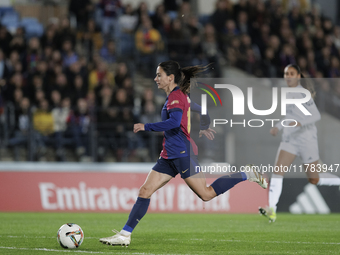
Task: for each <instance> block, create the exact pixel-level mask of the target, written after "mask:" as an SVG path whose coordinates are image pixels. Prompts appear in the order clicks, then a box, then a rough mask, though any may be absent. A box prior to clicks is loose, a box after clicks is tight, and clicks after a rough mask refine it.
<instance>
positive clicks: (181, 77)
mask: <svg viewBox="0 0 340 255" xmlns="http://www.w3.org/2000/svg"><path fill="white" fill-rule="evenodd" d="M158 66H160V67H162V69H163V70H164V72H165V73H166V75H168V76H169V75H171V74H173V75H174V76H175V79H174V83H176V84H177V85H178V86H179V88H180V89H181V91H182V92H183V93H187V92H188V91H189V88H190V79H191V78H194V77H196V75H197V74H198V73H202V72H204V71H206V70H208V69H209V66H210V64H209V65H206V66H199V65H197V66H187V67H184V68H181V67H180V65H179V63H178V62H176V61H173V60H169V61H165V62H161V63H160V64H159V65H158Z"/></svg>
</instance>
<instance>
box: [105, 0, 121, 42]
mask: <svg viewBox="0 0 340 255" xmlns="http://www.w3.org/2000/svg"><path fill="white" fill-rule="evenodd" d="M100 8H102V10H103V12H104V13H103V24H102V32H103V34H104V37H105V39H106V40H109V39H112V38H116V37H117V36H118V33H119V27H118V26H117V24H118V22H117V21H118V17H119V16H120V15H121V12H122V4H121V1H120V0H101V1H100ZM111 29H112V30H113V32H112V33H111V35H112V37H111V36H110V31H111Z"/></svg>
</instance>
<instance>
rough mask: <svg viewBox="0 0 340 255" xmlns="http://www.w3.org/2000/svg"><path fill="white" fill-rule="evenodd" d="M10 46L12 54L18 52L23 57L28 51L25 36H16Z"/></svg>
mask: <svg viewBox="0 0 340 255" xmlns="http://www.w3.org/2000/svg"><path fill="white" fill-rule="evenodd" d="M9 46H10V51H11V52H13V51H17V52H18V53H19V54H20V56H23V55H24V52H25V50H26V41H25V37H24V36H23V35H14V36H13V39H12V40H11V42H10V44H9Z"/></svg>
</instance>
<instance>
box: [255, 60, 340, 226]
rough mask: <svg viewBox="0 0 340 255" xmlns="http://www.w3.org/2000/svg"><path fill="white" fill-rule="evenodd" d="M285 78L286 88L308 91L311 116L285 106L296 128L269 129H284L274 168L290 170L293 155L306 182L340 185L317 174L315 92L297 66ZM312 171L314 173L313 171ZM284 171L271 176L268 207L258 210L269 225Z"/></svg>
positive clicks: (276, 129)
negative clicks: (301, 164) (297, 160)
mask: <svg viewBox="0 0 340 255" xmlns="http://www.w3.org/2000/svg"><path fill="white" fill-rule="evenodd" d="M284 78H285V80H286V82H287V85H288V87H296V88H305V89H308V90H309V91H310V93H311V95H312V98H311V99H310V100H309V101H308V102H307V103H305V104H304V107H306V109H307V110H308V111H309V112H310V113H311V114H312V115H304V114H302V112H301V111H300V110H299V109H297V108H296V106H295V105H292V104H290V105H288V106H287V115H286V118H285V119H287V120H288V119H294V120H297V121H298V122H297V124H296V123H295V122H291V123H289V125H290V126H295V125H296V126H295V127H285V128H284V127H283V126H281V122H279V123H278V124H277V125H276V126H275V127H273V128H272V129H271V130H270V134H272V135H273V136H276V135H277V134H278V132H279V131H280V130H281V129H283V134H282V141H281V143H280V146H279V149H278V152H277V156H276V160H275V161H276V162H275V165H276V166H277V167H281V166H282V167H281V169H283V167H289V166H290V165H291V164H292V163H293V161H294V159H295V157H296V156H300V157H301V159H302V161H303V165H304V168H305V172H306V174H307V178H308V181H309V182H310V183H312V184H315V185H327V186H339V185H340V178H339V177H338V176H336V175H334V174H330V173H318V172H317V171H316V170H317V169H318V167H320V162H321V161H319V149H318V138H317V129H316V126H315V122H317V121H318V120H320V118H321V116H320V113H319V111H318V109H317V107H316V105H315V103H314V100H313V98H314V96H315V91H314V87H313V84H311V83H307V82H306V80H305V79H303V78H304V77H303V74H302V73H301V70H300V67H299V66H298V65H294V64H290V65H288V66H287V67H286V68H285V70H284ZM303 97H304V96H303V95H302V94H301V93H298V92H297V93H289V94H288V95H287V98H303ZM314 169H315V170H314ZM283 175H284V172H283V171H282V172H278V173H273V174H272V176H271V179H270V184H269V201H268V203H269V207H267V208H262V207H260V208H259V211H260V213H261V214H262V215H264V216H266V217H267V218H269V222H275V220H276V208H277V203H278V201H279V198H280V196H281V192H282V182H283Z"/></svg>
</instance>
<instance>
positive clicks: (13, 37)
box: [0, 0, 340, 161]
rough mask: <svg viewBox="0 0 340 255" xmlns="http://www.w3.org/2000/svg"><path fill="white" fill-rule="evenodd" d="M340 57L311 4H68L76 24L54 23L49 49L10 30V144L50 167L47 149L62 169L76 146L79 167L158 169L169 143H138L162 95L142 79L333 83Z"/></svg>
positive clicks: (109, 0)
mask: <svg viewBox="0 0 340 255" xmlns="http://www.w3.org/2000/svg"><path fill="white" fill-rule="evenodd" d="M339 49H340V27H338V26H335V25H334V24H333V23H332V21H331V20H330V19H328V18H326V17H324V16H322V14H321V12H320V11H319V10H318V9H317V8H316V7H313V6H308V5H307V4H306V1H304V0H300V1H276V0H268V1H262V0H248V1H247V0H239V1H238V2H237V3H236V4H233V3H232V1H230V0H217V1H216V7H215V10H214V12H213V13H212V14H211V15H204V16H198V15H197V14H196V13H194V12H193V8H192V6H191V5H190V2H189V1H175V0H164V1H163V3H161V4H159V5H158V6H157V7H156V9H155V10H152V11H150V10H149V8H148V6H147V4H146V3H145V2H141V3H140V4H139V6H138V7H137V8H133V7H132V5H131V4H126V5H123V4H122V2H121V1H120V0H100V1H97V3H94V2H92V1H91V0H70V4H69V16H67V17H63V18H61V19H57V18H51V19H50V22H49V23H48V24H47V25H46V26H45V30H44V34H43V35H42V36H41V37H40V38H39V37H27V36H26V35H25V30H24V29H23V28H22V27H19V28H17V29H16V31H15V32H13V33H10V32H9V31H8V30H7V28H6V27H5V26H1V27H0V87H1V96H0V114H1V126H0V133H1V141H2V145H5V146H7V147H9V148H13V151H14V152H15V151H16V149H17V148H18V146H24V147H26V148H29V151H30V157H29V158H28V159H29V160H46V158H45V155H46V150H47V147H52V148H53V150H54V151H55V160H58V161H65V160H66V155H65V148H67V147H71V148H72V149H73V151H75V156H76V158H77V159H78V160H80V161H90V160H95V161H105V160H106V157H107V155H108V154H110V155H113V157H114V158H115V160H117V161H125V160H131V158H129V157H131V156H139V157H140V159H142V160H146V161H148V160H153V159H152V158H150V148H152V149H153V150H155V151H156V153H155V155H156V156H157V154H158V152H159V148H157V147H156V148H155V144H160V142H159V141H158V140H159V136H158V135H153V136H150V135H146V134H141V135H133V133H132V126H133V124H134V123H136V122H139V121H140V122H143V123H147V122H155V121H160V118H159V111H160V107H161V102H160V103H158V100H156V96H155V95H156V94H157V92H156V91H155V86H153V83H152V82H150V84H149V86H147V87H143V86H144V85H142V84H138V80H137V79H136V77H137V76H138V75H139V76H143V77H146V78H151V77H153V76H154V72H155V67H156V66H157V64H158V63H159V62H160V61H163V60H167V59H172V60H176V61H178V62H179V63H180V64H181V65H182V66H186V65H206V64H208V63H213V67H212V69H211V70H210V75H211V76H213V77H220V76H221V66H223V65H232V66H236V67H238V68H241V69H243V70H245V71H246V72H248V73H250V74H253V75H255V76H258V77H282V75H283V68H284V67H285V66H286V65H287V64H289V63H297V64H298V65H299V66H300V67H301V69H302V72H303V73H304V74H306V75H307V76H309V77H317V78H320V77H332V78H333V77H339V76H340V69H339V68H340V66H339V57H340V54H339ZM324 89H325V90H327V89H328V90H331V89H335V88H331V87H330V86H328V87H327V86H325V87H324ZM335 91H338V92H339V95H340V88H339V89H338V90H336V89H335ZM157 141H158V142H157ZM157 146H158V145H157ZM14 154H15V153H14ZM137 154H138V155H137Z"/></svg>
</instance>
